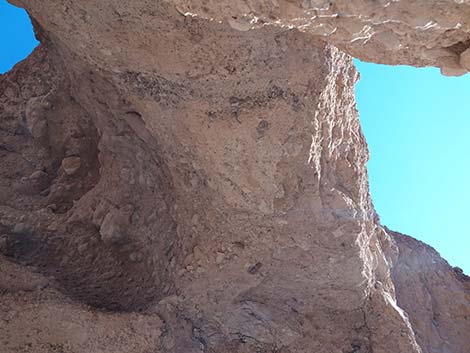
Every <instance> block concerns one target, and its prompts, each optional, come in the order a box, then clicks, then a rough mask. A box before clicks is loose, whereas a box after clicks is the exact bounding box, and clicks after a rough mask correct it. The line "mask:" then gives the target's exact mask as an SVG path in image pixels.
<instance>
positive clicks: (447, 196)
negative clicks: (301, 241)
mask: <svg viewBox="0 0 470 353" xmlns="http://www.w3.org/2000/svg"><path fill="white" fill-rule="evenodd" d="M36 45H37V42H36V40H35V39H34V36H33V33H32V27H31V23H30V21H29V19H28V17H27V15H26V13H25V12H24V11H23V10H20V9H17V8H15V7H13V6H11V5H9V4H8V3H7V2H6V1H5V0H0V73H4V72H6V71H8V70H9V69H10V68H11V67H12V66H13V65H14V64H15V63H17V62H18V61H20V60H22V59H24V58H25V57H26V56H27V55H28V54H29V53H30V52H31V51H32V49H33V48H34V47H35V46H36ZM356 64H357V66H358V69H359V71H360V72H361V77H362V78H361V81H360V82H359V84H358V86H357V89H356V91H357V101H358V108H359V112H360V115H361V121H362V125H363V129H364V133H365V136H366V138H367V141H368V144H369V149H370V152H371V160H370V162H369V164H368V169H369V177H370V187H371V194H372V198H373V200H374V204H375V207H376V209H377V211H378V213H379V215H380V218H381V220H382V224H384V225H387V226H388V227H389V228H391V229H393V230H397V231H400V232H402V233H406V234H409V235H412V236H413V237H415V238H418V239H420V240H423V241H425V242H426V243H428V244H430V245H432V246H434V247H435V248H436V249H437V250H438V251H439V252H440V253H441V255H442V256H444V257H445V258H446V259H447V260H448V261H449V262H450V263H451V264H452V265H453V266H459V267H461V268H462V269H464V271H465V272H466V273H467V274H470V226H469V227H468V228H467V226H466V223H465V222H466V220H467V218H468V219H469V220H470V214H469V212H470V207H469V202H470V185H469V183H470V97H469V94H470V75H466V76H464V77H461V78H448V77H443V76H441V75H440V74H439V70H437V69H434V68H428V69H415V68H410V67H402V66H399V67H388V66H382V65H374V64H365V63H361V62H359V61H356Z"/></svg>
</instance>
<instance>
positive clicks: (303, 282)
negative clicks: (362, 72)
mask: <svg viewBox="0 0 470 353" xmlns="http://www.w3.org/2000/svg"><path fill="white" fill-rule="evenodd" d="M12 3H14V4H15V5H18V6H21V7H24V8H25V9H26V10H27V11H28V12H29V14H30V15H31V17H32V19H33V23H34V26H35V30H36V34H37V37H38V39H39V40H40V41H41V45H40V46H39V47H38V48H37V49H36V50H35V52H34V53H33V54H32V55H31V56H30V57H29V58H28V59H27V60H26V61H24V62H22V63H20V64H18V65H17V66H16V67H15V68H14V69H13V70H12V71H11V72H9V73H8V74H6V75H3V76H0V158H1V161H2V166H4V167H3V168H2V169H1V170H0V190H1V192H0V215H1V216H0V249H1V253H2V254H3V255H2V256H0V266H1V271H0V295H1V304H0V305H1V307H0V312H1V313H2V315H1V317H0V342H1V346H0V351H1V352H2V353H3V352H5V353H10V352H11V353H17V352H35V353H45V352H47V353H49V352H64V353H82V352H83V353H85V352H87V353H88V352H93V353H94V352H100V353H101V352H113V353H121V352H122V353H124V352H136V353H140V352H142V353H157V352H158V353H160V352H162V353H163V352H172V353H199V352H213V353H225V352H226V353H230V352H232V353H251V352H265V353H268V352H277V353H297V352H299V353H301V352H305V353H307V352H319V353H354V352H360V353H366V352H374V353H382V352H383V353H385V352H387V353H418V352H423V353H437V352H439V353H466V352H468V347H469V346H470V337H469V336H468V334H467V333H468V331H469V329H470V319H469V315H470V281H469V279H468V277H466V276H465V275H464V274H463V273H461V272H459V271H457V270H454V269H452V268H451V267H450V266H449V265H448V264H447V263H446V262H445V261H444V260H442V259H441V258H440V257H439V255H438V254H437V253H436V252H435V251H434V250H432V249H431V248H429V247H427V246H425V245H423V244H421V243H419V242H417V241H415V240H413V239H412V238H408V237H406V236H403V235H399V234H395V233H393V232H391V231H388V230H386V229H384V228H382V226H381V225H380V223H379V220H378V217H377V215H376V213H375V211H374V208H373V205H372V203H371V200H370V197H369V190H368V182H367V172H366V167H365V166H366V162H367V159H368V151H367V146H366V142H365V140H364V137H363V135H362V131H361V128H360V124H359V119H358V114H357V110H356V106H355V99H354V85H355V82H356V81H357V79H358V74H357V72H356V70H355V68H354V66H353V64H352V61H351V57H350V56H349V54H352V55H354V56H358V57H360V58H362V59H365V60H370V61H376V62H382V63H388V64H396V63H402V64H411V65H436V66H440V67H441V68H442V71H443V73H444V74H460V73H464V72H465V68H466V67H467V66H465V65H466V56H467V54H466V52H467V48H468V46H469V43H468V36H467V35H466V33H467V32H468V29H469V26H468V18H470V16H468V15H467V14H470V6H469V5H468V4H467V2H466V1H450V0H448V1H431V2H424V1H410V2H407V3H405V2H402V1H365V0H362V1H360V0H358V1H341V0H338V1H329V2H324V1H303V2H302V1H296V0H291V1H287V0H283V1H281V0H279V1H271V0H270V1H267V0H262V1H248V0H246V1H242V0H236V1H191V2H188V1H183V0H176V1H164V0H158V1H146V0H136V1H133V2H131V3H123V2H118V1H111V0H103V1H100V2H92V1H86V0H82V1H75V2H72V1H52V0H46V1H45V0H43V1H36V0H22V1H18V0H16V1H12ZM428 20H429V21H428ZM426 21H427V22H426ZM424 22H425V23H424ZM358 33H363V35H362V36H361V35H359V34H358ZM345 52H347V53H349V54H346V53H345Z"/></svg>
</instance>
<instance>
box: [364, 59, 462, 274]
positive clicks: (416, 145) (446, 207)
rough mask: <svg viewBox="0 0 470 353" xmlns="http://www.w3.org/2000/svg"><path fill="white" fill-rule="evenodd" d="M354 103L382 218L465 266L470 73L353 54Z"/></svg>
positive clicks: (373, 191)
mask: <svg viewBox="0 0 470 353" xmlns="http://www.w3.org/2000/svg"><path fill="white" fill-rule="evenodd" d="M356 65H357V67H358V70H359V72H360V73H361V80H360V81H359V83H358V85H357V87H356V94H357V104H358V109H359V113H360V116H361V122H362V127H363V130H364V134H365V136H366V139H367V142H368V145H369V150H370V153H371V159H370V161H369V164H368V170H369V180H370V188H371V195H372V199H373V201H374V204H375V208H376V209H377V212H378V213H379V215H380V218H381V221H382V224H384V225H386V226H388V227H389V228H390V229H392V230H396V231H399V232H401V233H405V234H408V235H411V236H413V237H415V238H418V239H420V240H423V241H425V242H426V243H428V244H430V245H432V246H433V247H434V248H436V250H437V251H439V252H440V253H441V255H442V256H443V257H444V258H446V259H447V260H448V261H449V262H450V264H451V265H453V266H458V267H461V268H462V269H463V270H464V271H465V273H467V274H470V226H469V227H467V225H466V223H465V222H466V221H467V220H470V207H469V206H470V205H469V203H470V75H469V74H467V75H465V76H462V77H458V78H449V77H444V76H442V75H440V73H439V70H438V69H436V68H424V69H416V68H411V67H405V66H396V67H391V66H384V65H376V64H367V63H361V62H359V61H358V60H356Z"/></svg>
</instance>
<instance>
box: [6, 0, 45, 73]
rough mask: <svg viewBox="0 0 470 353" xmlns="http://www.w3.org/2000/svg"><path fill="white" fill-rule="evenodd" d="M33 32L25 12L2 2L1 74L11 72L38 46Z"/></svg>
mask: <svg viewBox="0 0 470 353" xmlns="http://www.w3.org/2000/svg"><path fill="white" fill-rule="evenodd" d="M32 31H33V29H32V26H31V21H30V20H29V17H28V15H27V14H26V12H25V11H24V10H22V9H19V8H17V7H14V6H12V5H10V4H9V3H8V2H7V1H6V0H0V73H4V72H6V71H8V70H10V69H11V68H12V67H13V65H14V64H16V63H17V62H18V61H21V60H23V59H24V58H26V57H27V56H28V55H29V53H31V51H32V49H33V48H34V47H36V45H38V42H37V41H36V39H35V38H34V35H33V32H32Z"/></svg>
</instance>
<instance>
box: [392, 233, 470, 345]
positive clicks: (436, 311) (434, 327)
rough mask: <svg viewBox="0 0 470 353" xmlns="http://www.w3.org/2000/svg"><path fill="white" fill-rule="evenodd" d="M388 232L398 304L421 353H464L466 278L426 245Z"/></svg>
mask: <svg viewBox="0 0 470 353" xmlns="http://www.w3.org/2000/svg"><path fill="white" fill-rule="evenodd" d="M389 233H390V234H392V235H393V238H394V240H395V242H396V244H397V245H398V249H399V257H398V259H397V260H396V263H395V265H394V266H393V271H392V278H393V282H394V284H395V288H396V293H397V299H398V305H400V307H402V308H403V309H404V310H405V311H406V312H407V313H408V315H409V317H410V321H411V324H412V326H413V329H414V331H415V332H416V338H417V341H418V342H419V344H420V346H421V347H422V348H423V352H430V353H431V352H432V353H437V352H439V353H447V352H448V353H460V352H461V353H464V352H467V351H468V342H469V338H468V337H467V336H468V335H467V333H468V330H469V328H470V324H469V318H470V306H469V305H468V303H469V300H470V277H468V276H466V275H465V274H464V273H463V272H462V270H461V269H459V268H457V267H455V268H453V267H451V266H449V264H448V263H447V262H446V261H445V260H444V259H442V258H441V257H440V256H439V254H438V253H437V252H436V250H434V249H433V248H431V247H430V246H428V245H426V244H424V243H422V242H420V241H417V240H415V239H413V238H411V237H409V236H406V235H403V234H400V233H396V232H390V231H389Z"/></svg>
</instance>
